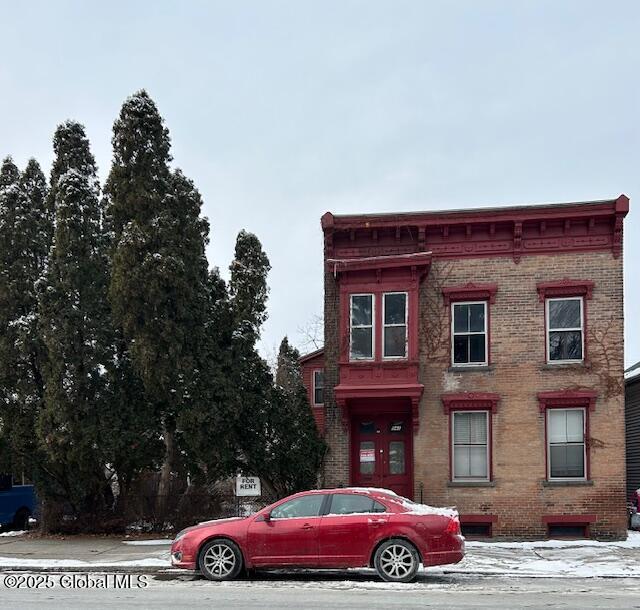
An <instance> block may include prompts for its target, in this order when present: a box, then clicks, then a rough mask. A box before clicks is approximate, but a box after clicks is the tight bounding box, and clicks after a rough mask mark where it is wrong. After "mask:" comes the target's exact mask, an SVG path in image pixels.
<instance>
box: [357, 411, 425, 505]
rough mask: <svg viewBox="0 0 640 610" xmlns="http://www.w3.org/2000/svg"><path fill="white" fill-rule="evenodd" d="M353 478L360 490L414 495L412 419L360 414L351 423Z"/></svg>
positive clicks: (407, 495)
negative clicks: (388, 490) (376, 488)
mask: <svg viewBox="0 0 640 610" xmlns="http://www.w3.org/2000/svg"><path fill="white" fill-rule="evenodd" d="M351 430H352V439H351V440H352V442H351V478H352V483H353V485H355V486H358V487H384V488H386V489H391V490H392V491H395V492H396V493H397V494H399V495H401V496H405V497H408V498H411V497H412V496H413V490H412V487H413V483H412V480H413V446H412V440H413V437H412V432H411V419H410V417H409V416H408V415H405V414H395V413H386V414H377V415H366V416H361V415H357V416H355V417H354V418H353V420H352V427H351Z"/></svg>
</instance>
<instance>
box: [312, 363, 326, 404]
mask: <svg viewBox="0 0 640 610" xmlns="http://www.w3.org/2000/svg"><path fill="white" fill-rule="evenodd" d="M313 404H314V405H321V404H324V371H323V370H320V369H319V370H316V371H313Z"/></svg>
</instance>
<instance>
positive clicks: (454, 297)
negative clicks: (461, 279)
mask: <svg viewBox="0 0 640 610" xmlns="http://www.w3.org/2000/svg"><path fill="white" fill-rule="evenodd" d="M497 291H498V284H474V283H473V282H469V283H468V284H464V285H463V286H450V287H446V288H443V289H442V296H443V297H444V303H445V305H449V304H450V303H452V302H454V301H481V300H487V301H489V303H495V300H496V292H497Z"/></svg>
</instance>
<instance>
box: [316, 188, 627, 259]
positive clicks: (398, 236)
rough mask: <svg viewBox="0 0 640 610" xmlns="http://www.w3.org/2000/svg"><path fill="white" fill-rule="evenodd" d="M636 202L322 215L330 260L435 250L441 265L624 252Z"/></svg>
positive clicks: (611, 201) (622, 201) (616, 200)
mask: <svg viewBox="0 0 640 610" xmlns="http://www.w3.org/2000/svg"><path fill="white" fill-rule="evenodd" d="M628 211H629V198H628V197H627V196H626V195H620V196H619V197H618V198H616V199H608V200H602V201H590V202H583V203H563V204H546V205H526V206H515V207H502V208H478V209H466V210H442V211H435V212H408V213H397V214H395V213H390V214H357V215H356V214H353V215H333V214H332V213H331V212H327V213H325V214H324V215H323V217H322V230H323V232H324V245H325V259H337V260H344V259H352V258H353V259H357V258H366V257H377V256H399V255H405V254H412V253H420V252H431V253H432V256H433V258H434V259H438V258H441V259H452V258H478V257H492V256H509V257H511V258H512V259H513V260H514V261H515V262H516V263H517V262H519V261H520V260H521V258H522V257H524V256H531V255H540V254H548V255H555V254H558V253H561V252H600V251H609V252H612V254H613V256H614V257H619V256H620V254H621V252H622V242H623V224H624V223H623V221H624V217H625V216H626V214H627V213H628Z"/></svg>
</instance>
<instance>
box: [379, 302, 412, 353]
mask: <svg viewBox="0 0 640 610" xmlns="http://www.w3.org/2000/svg"><path fill="white" fill-rule="evenodd" d="M382 298H383V302H382V312H383V325H384V328H383V331H382V354H383V356H384V357H385V358H406V357H407V293H406V292H387V293H385V294H383V295H382Z"/></svg>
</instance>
